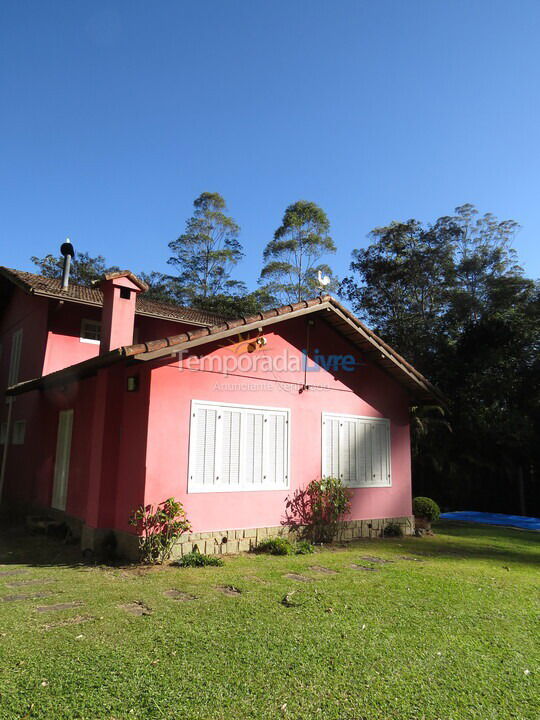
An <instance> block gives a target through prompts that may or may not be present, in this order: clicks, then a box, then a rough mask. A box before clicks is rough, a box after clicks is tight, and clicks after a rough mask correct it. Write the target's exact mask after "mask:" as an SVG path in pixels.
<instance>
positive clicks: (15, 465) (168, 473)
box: [0, 268, 438, 555]
mask: <svg viewBox="0 0 540 720" xmlns="http://www.w3.org/2000/svg"><path fill="white" fill-rule="evenodd" d="M0 288H1V298H2V300H1V302H2V315H1V323H0V332H1V344H2V350H3V351H2V354H1V368H0V383H1V384H0V390H1V391H2V393H3V395H4V402H3V404H2V459H1V462H2V465H1V477H0V492H1V494H2V501H3V502H5V503H10V504H11V505H12V506H14V507H17V506H18V507H22V508H24V509H25V510H26V511H27V510H28V509H32V510H33V511H38V512H41V513H47V514H48V515H51V514H52V515H61V516H62V517H65V519H66V522H68V523H69V524H70V526H71V527H72V528H73V529H74V531H75V532H76V533H77V534H78V535H80V537H81V544H82V548H83V549H94V548H97V547H98V546H99V543H100V542H102V540H103V538H104V537H105V536H106V535H110V533H111V531H112V532H114V534H115V536H116V540H117V543H118V546H119V549H120V550H121V551H122V552H123V553H124V554H127V555H132V554H133V552H134V548H135V545H136V543H134V540H136V538H135V537H134V535H133V530H132V528H130V526H129V524H128V518H129V515H130V513H131V511H132V510H133V509H134V508H135V507H136V506H138V505H140V504H146V503H156V502H160V501H162V500H164V499H165V498H167V497H171V496H174V497H175V498H177V499H179V500H180V501H181V502H182V503H183V504H184V506H185V508H186V510H187V514H188V517H189V519H190V521H191V522H192V525H193V532H192V535H191V536H190V537H188V538H186V541H185V542H184V543H183V544H182V546H181V549H182V550H183V551H184V552H185V551H186V550H189V549H191V547H192V546H193V544H194V543H195V542H196V543H197V545H198V547H199V549H201V550H204V551H206V552H236V551H238V550H244V549H249V547H250V545H253V544H254V543H256V542H257V540H258V539H259V538H260V537H264V536H267V535H269V534H277V532H278V531H280V529H281V521H282V519H283V514H284V506H285V499H286V497H287V496H288V495H289V494H290V493H292V492H293V491H294V490H295V489H296V488H298V487H303V486H304V485H305V484H307V483H308V482H309V481H310V480H312V479H313V478H316V477H320V476H321V475H333V476H339V477H340V478H342V480H343V482H344V483H345V484H347V485H348V486H350V487H351V488H353V500H352V512H351V515H350V516H349V517H348V519H347V523H346V526H345V529H344V530H343V535H342V536H343V538H344V539H351V538H353V537H358V536H366V535H371V534H376V533H379V532H380V530H381V529H382V528H383V527H384V525H385V524H386V523H387V522H388V521H389V519H392V520H394V521H397V522H399V523H401V524H402V526H403V527H404V530H405V532H410V531H411V529H412V522H411V462H410V438H409V406H410V405H411V404H422V403H432V402H437V398H438V394H437V391H436V390H435V389H434V388H433V386H432V385H431V384H430V383H429V382H428V381H427V380H426V379H425V378H424V377H423V376H422V375H421V374H420V373H419V372H418V371H417V370H415V369H414V368H413V367H412V366H411V365H409V364H408V363H407V362H406V361H405V360H404V359H403V358H402V357H400V356H399V355H398V354H397V353H396V352H395V351H394V350H392V348H390V347H389V346H388V345H386V344H385V343H384V342H383V341H382V340H381V339H380V338H378V337H377V336H376V335H375V334H374V333H373V332H371V331H370V330H369V329H368V328H366V327H365V326H364V325H363V324H362V323H361V322H360V321H359V320H357V319H356V318H355V317H354V316H353V315H351V313H350V312H348V311H347V310H346V309H345V308H344V307H343V306H342V305H340V304H339V303H338V302H337V301H336V300H335V299H334V298H332V297H330V296H322V297H317V298H314V299H312V300H306V301H303V302H300V303H296V304H293V305H287V306H284V307H281V308H278V309H275V310H269V311H267V312H263V313H259V314H257V315H255V316H252V317H242V318H239V319H238V320H234V321H225V320H222V319H220V318H217V317H216V316H213V315H211V314H209V313H205V312H201V311H198V310H193V309H190V308H182V307H177V306H171V305H164V304H162V303H155V302H152V301H149V300H145V298H144V291H145V289H146V287H145V285H144V283H142V282H141V281H140V280H139V279H138V278H137V277H136V276H134V275H133V274H132V273H130V272H125V273H115V274H113V275H109V276H106V277H105V278H103V280H102V282H101V285H100V286H99V287H95V288H85V287H81V286H77V285H73V284H71V285H69V287H68V288H67V289H65V290H63V289H62V284H61V282H60V281H59V280H53V279H49V278H44V277H42V276H39V275H34V274H31V273H26V272H21V271H15V270H9V269H7V268H2V269H0Z"/></svg>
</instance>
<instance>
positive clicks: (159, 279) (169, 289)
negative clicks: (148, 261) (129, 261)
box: [139, 270, 177, 304]
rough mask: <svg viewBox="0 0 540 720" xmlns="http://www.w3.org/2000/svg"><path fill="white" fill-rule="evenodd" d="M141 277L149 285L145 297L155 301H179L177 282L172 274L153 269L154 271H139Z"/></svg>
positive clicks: (173, 302)
mask: <svg viewBox="0 0 540 720" xmlns="http://www.w3.org/2000/svg"><path fill="white" fill-rule="evenodd" d="M139 277H140V279H141V280H142V281H143V282H145V283H146V284H147V285H148V290H147V291H146V292H145V293H144V297H145V298H146V299H148V300H153V301H154V302H162V303H172V304H175V303H176V302H177V299H176V293H177V283H176V280H175V278H172V277H171V276H170V275H165V274H164V273H160V272H157V271H155V270H152V272H149V273H145V272H141V273H139Z"/></svg>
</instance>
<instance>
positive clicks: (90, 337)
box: [81, 320, 101, 345]
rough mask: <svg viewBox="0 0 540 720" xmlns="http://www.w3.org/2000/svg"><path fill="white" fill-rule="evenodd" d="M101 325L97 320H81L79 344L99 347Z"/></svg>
mask: <svg viewBox="0 0 540 720" xmlns="http://www.w3.org/2000/svg"><path fill="white" fill-rule="evenodd" d="M100 339H101V323H100V322H99V321H98V320H83V321H82V323H81V342H84V343H94V344H96V345H99V341H100Z"/></svg>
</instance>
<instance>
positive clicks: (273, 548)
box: [253, 537, 294, 555]
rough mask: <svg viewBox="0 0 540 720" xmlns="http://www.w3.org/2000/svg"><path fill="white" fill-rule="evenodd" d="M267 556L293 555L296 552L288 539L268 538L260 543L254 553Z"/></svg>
mask: <svg viewBox="0 0 540 720" xmlns="http://www.w3.org/2000/svg"><path fill="white" fill-rule="evenodd" d="M253 552H256V553H261V554H266V555H292V554H293V552H294V550H293V546H292V545H291V543H290V542H289V541H288V540H287V538H283V537H276V538H268V539H267V540H263V541H262V542H260V543H259V544H258V545H257V547H256V548H254V551H253Z"/></svg>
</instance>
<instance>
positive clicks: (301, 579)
mask: <svg viewBox="0 0 540 720" xmlns="http://www.w3.org/2000/svg"><path fill="white" fill-rule="evenodd" d="M283 577H285V578H287V580H297V581H298V582H313V578H310V577H307V576H306V575H300V574H299V573H287V574H286V575H284V576H283Z"/></svg>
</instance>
